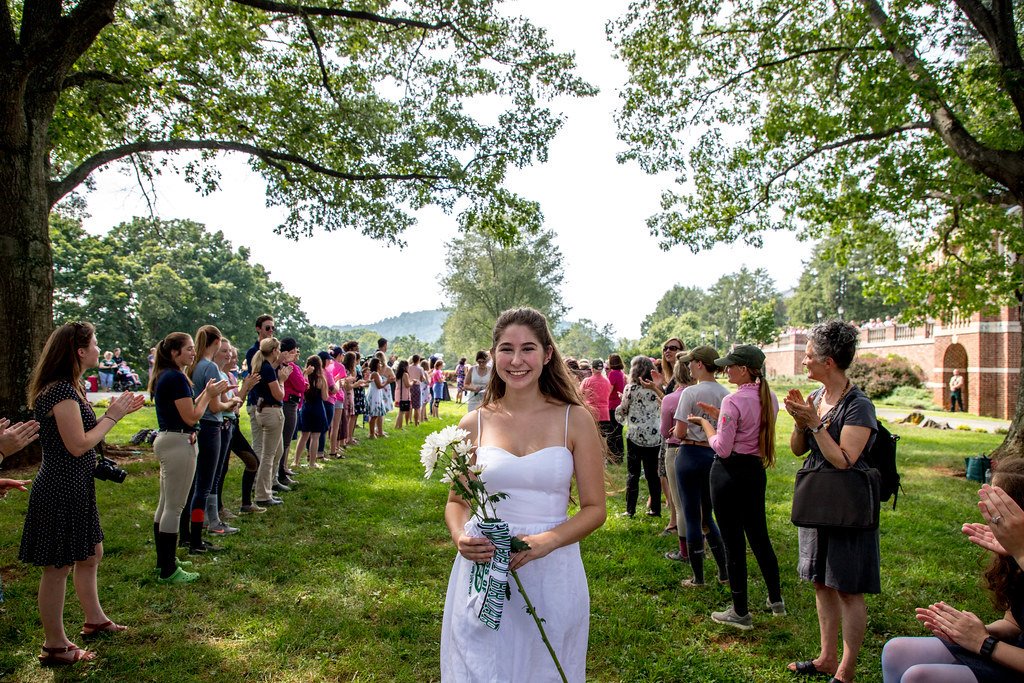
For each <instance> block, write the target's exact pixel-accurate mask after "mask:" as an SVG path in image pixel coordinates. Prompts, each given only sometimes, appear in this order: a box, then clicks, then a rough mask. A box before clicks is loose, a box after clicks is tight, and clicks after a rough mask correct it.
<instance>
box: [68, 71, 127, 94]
mask: <svg viewBox="0 0 1024 683" xmlns="http://www.w3.org/2000/svg"><path fill="white" fill-rule="evenodd" d="M96 82H99V83H109V84H111V85H130V84H131V81H130V80H128V79H127V78H124V77H123V76H118V75H116V74H111V73H107V72H106V71H75V72H74V73H71V74H68V76H67V77H66V78H65V79H64V85H63V88H62V89H63V90H68V89H69V88H81V87H83V86H84V85H86V84H87V83H96Z"/></svg>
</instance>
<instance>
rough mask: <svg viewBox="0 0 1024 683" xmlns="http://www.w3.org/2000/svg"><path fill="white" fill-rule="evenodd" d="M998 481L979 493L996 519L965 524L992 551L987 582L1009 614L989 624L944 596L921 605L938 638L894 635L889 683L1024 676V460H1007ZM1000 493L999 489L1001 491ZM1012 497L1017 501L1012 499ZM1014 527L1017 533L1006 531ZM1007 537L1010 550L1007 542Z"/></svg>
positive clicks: (977, 682)
mask: <svg viewBox="0 0 1024 683" xmlns="http://www.w3.org/2000/svg"><path fill="white" fill-rule="evenodd" d="M993 482H994V483H995V485H996V486H995V487H985V488H983V489H982V491H981V492H980V495H981V498H982V502H981V503H980V507H981V509H982V513H983V515H984V516H985V518H986V519H987V520H988V521H989V525H988V527H987V528H986V527H985V525H982V524H965V525H964V529H963V530H964V533H965V534H967V535H968V537H970V539H971V541H973V542H974V543H977V544H978V545H980V546H981V547H983V548H986V549H988V550H989V551H990V552H991V553H992V559H991V562H990V563H989V567H988V569H987V570H986V571H985V581H986V583H987V584H988V589H989V591H990V592H991V593H992V602H993V603H994V604H995V606H996V607H997V608H999V609H1002V610H1005V613H1004V614H1003V617H1002V619H998V620H996V621H994V622H992V623H991V624H988V625H986V624H984V623H983V622H982V620H981V619H980V618H978V617H977V616H976V615H974V614H973V613H971V612H967V611H963V610H959V609H957V608H955V607H953V606H952V605H948V604H946V603H945V602H936V603H933V604H931V605H929V606H928V607H919V608H918V609H917V619H918V621H920V622H921V623H922V624H924V625H925V627H926V628H927V629H928V630H929V631H931V632H932V633H933V634H934V637H918V638H911V637H901V638H893V639H892V640H890V641H889V642H888V643H886V644H885V648H884V649H883V650H882V677H883V681H884V683H923V682H925V681H927V682H928V683H1003V682H1005V683H1010V682H1011V681H1020V680H1022V679H1024V632H1022V631H1021V626H1020V624H1021V623H1024V622H1022V620H1024V572H1022V571H1021V565H1020V563H1019V561H1018V560H1017V559H1015V558H1016V557H1019V556H1020V554H1021V553H1020V551H1021V548H1022V546H1024V533H1022V529H1024V513H1022V512H1021V509H1020V506H1021V505H1022V504H1024V460H1020V459H1013V460H1003V461H1001V462H1000V463H999V469H998V470H996V472H995V477H994V478H993ZM997 491H998V492H997ZM1011 503H1012V505H1011ZM1004 524H1005V525H1006V526H1007V527H1008V528H1009V527H1012V531H1011V533H1009V534H1007V533H1005V532H1004V530H1003V526H1004ZM1000 537H1002V538H1003V539H1005V540H1006V542H1007V544H1009V545H1010V547H1013V548H1014V550H1015V551H1016V555H1011V551H1008V550H1007V547H1006V546H1005V545H1004V544H1003V543H1002V542H1001V540H1000Z"/></svg>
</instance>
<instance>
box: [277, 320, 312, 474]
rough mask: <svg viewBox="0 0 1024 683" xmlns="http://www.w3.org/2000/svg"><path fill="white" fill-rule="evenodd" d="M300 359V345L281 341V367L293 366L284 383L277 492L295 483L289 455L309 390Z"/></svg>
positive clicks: (286, 340) (293, 341)
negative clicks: (298, 362) (300, 410)
mask: <svg viewBox="0 0 1024 683" xmlns="http://www.w3.org/2000/svg"><path fill="white" fill-rule="evenodd" d="M298 357H299V344H298V342H296V341H295V339H293V338H292V337H285V338H284V339H282V340H281V359H280V362H281V365H282V366H285V365H289V366H291V369H292V371H291V374H289V375H288V379H286V380H285V381H284V406H283V410H284V431H283V432H282V433H281V439H282V441H283V442H284V445H283V447H282V449H281V462H280V464H279V465H278V469H277V484H276V486H275V487H274V490H275V491H288V490H289V487H290V486H291V485H292V484H294V483H295V480H294V479H292V474H294V472H292V471H291V470H290V469H288V453H290V452H291V450H292V441H294V440H295V428H296V427H298V424H299V408H300V404H301V403H302V396H303V394H305V393H306V389H308V388H309V382H308V381H307V380H306V375H305V373H303V372H302V368H300V367H299V366H298V364H297V363H296V362H295V361H296V360H297V359H298Z"/></svg>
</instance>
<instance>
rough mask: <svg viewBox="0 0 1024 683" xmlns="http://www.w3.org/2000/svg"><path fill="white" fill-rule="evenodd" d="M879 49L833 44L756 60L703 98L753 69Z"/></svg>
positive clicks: (877, 50)
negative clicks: (807, 58)
mask: <svg viewBox="0 0 1024 683" xmlns="http://www.w3.org/2000/svg"><path fill="white" fill-rule="evenodd" d="M881 49H882V48H877V47H867V46H862V45H834V46H830V47H815V48H811V49H810V50H801V51H800V52H794V53H793V54H789V55H786V56H784V57H779V58H778V59H771V60H768V61H765V62H758V63H757V64H754V65H753V66H751V67H750V68H747V69H744V70H743V71H740V72H738V73H735V74H733V75H732V76H730V77H729V78H728V79H726V80H725V81H723V82H722V83H721V84H719V85H718V86H717V87H715V88H712V89H711V90H709V91H707V92H706V93H704V98H703V99H704V100H705V101H707V99H708V98H710V97H711V96H712V95H715V94H716V93H719V92H721V91H722V90H725V89H726V88H728V87H729V86H730V85H735V84H736V83H738V82H739V81H741V80H743V79H744V78H745V77H747V76H749V75H750V74H752V73H754V72H755V71H760V70H761V69H770V68H772V67H774V66H782V65H783V64H788V63H789V62H793V61H796V60H798V59H803V58H804V57H811V56H813V55H822V54H829V53H833V52H839V53H842V54H844V55H848V54H850V53H851V52H880V51H881Z"/></svg>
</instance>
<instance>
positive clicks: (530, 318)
mask: <svg viewBox="0 0 1024 683" xmlns="http://www.w3.org/2000/svg"><path fill="white" fill-rule="evenodd" d="M512 325H522V326H523V327H527V328H529V329H530V331H531V332H533V334H534V336H536V337H537V341H539V342H540V345H541V346H542V347H544V348H545V349H549V348H550V349H551V359H550V360H549V361H548V362H547V363H545V364H544V367H543V368H542V369H541V372H540V393H542V394H543V395H544V396H546V397H548V398H552V399H555V400H556V401H561V402H562V403H569V404H571V405H577V406H585V405H586V403H585V402H584V401H583V396H582V395H581V394H580V390H579V385H578V384H576V378H575V377H574V376H573V375H572V373H570V372H569V368H568V366H566V364H565V361H564V360H563V359H562V354H560V353H559V352H558V347H557V346H555V340H554V338H553V337H552V336H551V329H550V328H549V327H548V321H547V318H545V317H544V314H543V313H541V312H540V311H538V310H535V309H533V308H526V307H524V308H513V309H509V310H507V311H505V312H504V313H502V314H501V315H500V316H498V321H497V322H495V323H494V333H493V334H492V335H491V357H492V358H493V357H495V353H496V351H497V349H498V340H499V339H500V338H501V335H502V334H503V333H504V332H505V329H506V328H508V327H510V326H512ZM504 395H505V380H503V379H501V377H499V376H498V373H497V372H493V371H492V372H491V379H490V381H489V382H488V383H487V391H486V392H485V393H484V401H483V405H487V404H488V403H493V402H494V401H497V400H498V399H500V398H502V397H503V396H504Z"/></svg>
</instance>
